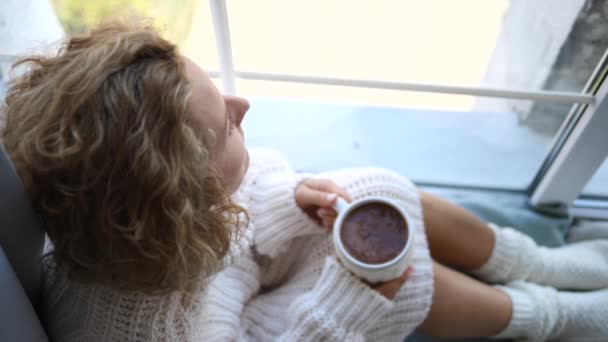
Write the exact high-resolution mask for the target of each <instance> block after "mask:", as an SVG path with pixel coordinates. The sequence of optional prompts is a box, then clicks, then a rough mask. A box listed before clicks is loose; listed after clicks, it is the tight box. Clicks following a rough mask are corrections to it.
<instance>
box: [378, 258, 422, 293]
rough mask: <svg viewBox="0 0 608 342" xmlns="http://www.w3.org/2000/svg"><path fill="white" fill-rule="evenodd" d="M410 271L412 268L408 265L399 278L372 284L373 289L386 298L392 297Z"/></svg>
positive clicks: (410, 273) (409, 274)
mask: <svg viewBox="0 0 608 342" xmlns="http://www.w3.org/2000/svg"><path fill="white" fill-rule="evenodd" d="M412 271H413V269H412V267H411V266H410V267H408V269H407V270H406V271H405V272H403V274H402V275H401V276H400V277H399V278H397V279H393V280H389V281H387V282H384V283H381V284H378V285H376V286H374V290H376V291H378V292H380V294H382V295H383V296H384V297H386V298H388V299H393V298H395V296H396V295H397V292H399V289H401V287H402V286H403V284H404V283H405V282H406V281H407V279H408V278H409V277H410V276H411V275H412Z"/></svg>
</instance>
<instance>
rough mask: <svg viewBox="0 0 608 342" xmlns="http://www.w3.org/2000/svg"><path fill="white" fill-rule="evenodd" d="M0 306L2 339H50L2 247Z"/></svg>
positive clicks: (0, 257) (33, 340)
mask: <svg viewBox="0 0 608 342" xmlns="http://www.w3.org/2000/svg"><path fill="white" fill-rule="evenodd" d="M0 308H1V309H0V341H28V342H37V341H48V339H47V337H46V334H45V332H44V329H43V328H42V325H41V324H40V321H39V320H38V317H37V316H36V312H35V311H34V308H33V307H32V305H31V303H30V301H29V300H28V298H27V295H26V294H25V291H23V288H22V287H21V284H20V283H19V281H18V280H17V277H16V276H15V273H14V272H13V269H12V268H11V265H10V264H9V262H8V260H7V258H6V255H5V254H4V251H3V250H2V248H1V247H0Z"/></svg>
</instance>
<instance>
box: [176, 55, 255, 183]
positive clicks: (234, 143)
mask: <svg viewBox="0 0 608 342" xmlns="http://www.w3.org/2000/svg"><path fill="white" fill-rule="evenodd" d="M184 60H185V66H186V68H185V70H186V76H187V77H188V80H189V81H190V83H191V86H192V97H191V98H190V106H191V109H192V115H193V122H194V125H195V127H196V128H199V129H201V130H211V132H212V135H213V137H214V138H213V140H214V143H213V145H212V146H210V147H209V148H210V151H211V159H212V160H213V161H214V162H216V163H217V165H218V166H219V168H220V170H221V172H222V175H223V177H224V183H225V184H226V185H227V186H228V187H229V189H230V191H231V192H233V191H235V190H236V189H237V188H238V187H239V185H240V184H241V181H242V180H243V177H244V176H245V172H246V171H247V168H248V167H249V153H247V149H246V148H245V138H244V135H243V129H242V128H241V122H242V121H243V118H244V117H245V113H246V112H247V110H248V109H249V102H248V101H247V100H245V99H243V98H240V97H235V96H223V95H222V94H220V92H219V91H218V90H217V88H216V87H215V85H214V84H213V82H211V80H210V79H209V77H208V76H207V74H206V73H205V72H204V71H203V70H201V68H199V67H198V66H197V65H196V64H195V63H194V62H192V61H191V60H190V59H188V58H184ZM203 133H205V134H206V133H207V132H203Z"/></svg>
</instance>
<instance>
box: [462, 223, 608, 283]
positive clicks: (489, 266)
mask: <svg viewBox="0 0 608 342" xmlns="http://www.w3.org/2000/svg"><path fill="white" fill-rule="evenodd" d="M489 226H490V228H491V229H492V230H493V231H494V235H495V237H496V239H495V241H496V242H495V244H494V249H493V251H492V254H491V256H490V258H489V259H488V261H487V262H486V263H485V264H484V265H483V266H481V267H480V268H479V269H477V270H475V271H473V272H472V273H473V274H474V275H475V276H477V277H479V278H480V279H482V280H485V281H487V282H490V283H497V284H504V283H508V282H511V281H514V280H526V281H528V282H532V283H537V284H542V285H548V286H552V287H555V288H558V289H572V290H595V289H601V288H606V287H608V239H600V240H589V241H581V242H576V243H573V244H568V245H565V246H562V247H558V248H548V247H542V246H538V245H537V244H536V243H535V242H534V240H533V239H532V238H530V237H529V236H528V235H526V234H523V233H521V232H519V231H517V230H514V229H511V228H500V227H497V226H495V225H493V224H490V225H489Z"/></svg>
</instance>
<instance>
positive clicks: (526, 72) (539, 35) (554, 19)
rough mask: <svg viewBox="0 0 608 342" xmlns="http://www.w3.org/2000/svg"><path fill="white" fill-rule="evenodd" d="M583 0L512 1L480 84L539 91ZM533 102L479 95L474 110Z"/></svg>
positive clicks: (523, 112)
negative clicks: (480, 96)
mask: <svg viewBox="0 0 608 342" xmlns="http://www.w3.org/2000/svg"><path fill="white" fill-rule="evenodd" d="M585 3H586V0H533V1H530V0H511V3H510V6H509V9H508V10H507V12H506V14H505V16H504V19H503V25H502V31H501V33H500V35H499V37H498V40H497V43H496V47H495V49H494V52H493V55H492V57H491V58H490V62H489V63H488V66H487V68H486V73H485V76H484V77H483V79H482V81H481V86H488V87H501V88H503V87H504V88H516V89H526V90H540V89H541V88H542V87H543V85H544V83H545V81H546V80H547V78H548V76H549V73H550V71H551V67H552V66H553V63H554V62H555V60H556V59H557V56H558V55H559V52H560V49H561V47H562V45H563V44H564V42H565V41H566V38H567V37H568V34H569V33H570V31H571V29H572V26H573V25H574V22H575V20H576V17H577V15H578V14H579V12H580V10H581V8H582V7H583V6H584V5H585ZM532 105H533V103H532V102H531V101H518V100H506V99H493V98H479V99H478V100H477V101H476V103H475V106H474V109H473V110H477V111H515V112H518V113H520V117H521V118H525V117H526V116H527V114H528V112H529V111H530V109H531V107H532Z"/></svg>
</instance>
